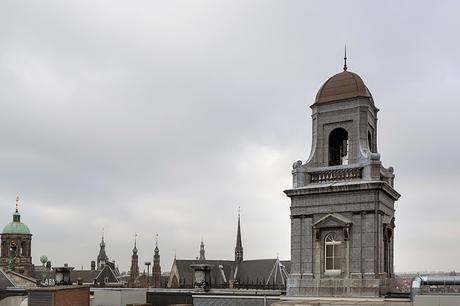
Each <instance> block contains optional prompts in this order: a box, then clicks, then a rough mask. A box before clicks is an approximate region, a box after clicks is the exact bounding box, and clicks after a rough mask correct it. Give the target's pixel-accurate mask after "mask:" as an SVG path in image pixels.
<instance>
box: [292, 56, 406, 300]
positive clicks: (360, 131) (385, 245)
mask: <svg viewBox="0 0 460 306" xmlns="http://www.w3.org/2000/svg"><path fill="white" fill-rule="evenodd" d="M311 109H312V121H313V128H312V132H313V135H312V136H313V137H312V147H311V153H310V157H309V158H308V160H307V161H306V162H305V163H302V162H301V161H297V162H295V163H294V164H293V170H292V175H293V186H292V189H288V190H286V191H285V193H286V195H287V196H288V197H290V198H291V263H292V265H291V274H290V276H289V279H288V285H287V287H288V288H287V294H288V295H290V296H380V295H383V294H385V293H387V292H388V291H389V290H391V288H392V283H393V278H394V274H393V273H394V271H393V230H394V227H395V223H394V212H395V206H394V202H395V201H396V200H398V198H399V197H400V195H399V194H398V193H397V192H396V191H395V189H394V188H393V181H394V174H393V168H391V167H390V168H384V167H383V166H382V163H381V161H380V154H379V153H378V150H377V112H378V111H379V109H378V108H377V107H376V106H375V104H374V99H373V97H372V95H371V93H370V91H369V89H368V88H367V87H366V85H365V84H364V82H363V80H362V79H361V77H359V76H358V75H357V74H355V73H353V72H349V71H347V67H346V62H345V66H344V71H343V72H340V73H338V74H336V75H334V76H332V77H331V78H330V79H328V80H327V81H326V82H325V83H324V85H323V86H322V87H321V88H320V90H319V91H318V94H317V95H316V99H315V102H314V103H313V105H311Z"/></svg>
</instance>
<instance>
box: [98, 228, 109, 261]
mask: <svg viewBox="0 0 460 306" xmlns="http://www.w3.org/2000/svg"><path fill="white" fill-rule="evenodd" d="M99 247H100V249H99V255H97V269H98V270H101V269H102V268H104V266H105V265H106V264H107V263H108V262H109V257H107V254H106V253H105V242H104V232H102V239H101V243H100V244H99Z"/></svg>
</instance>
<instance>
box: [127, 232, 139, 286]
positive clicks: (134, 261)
mask: <svg viewBox="0 0 460 306" xmlns="http://www.w3.org/2000/svg"><path fill="white" fill-rule="evenodd" d="M136 240H137V235H135V236H134V248H133V255H131V269H130V271H131V272H130V274H129V282H130V283H131V284H134V283H135V282H136V281H137V278H138V277H139V256H138V255H137V246H136V244H137V241H136Z"/></svg>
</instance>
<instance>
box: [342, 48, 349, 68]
mask: <svg viewBox="0 0 460 306" xmlns="http://www.w3.org/2000/svg"><path fill="white" fill-rule="evenodd" d="M347 69H348V67H347V44H345V57H344V58H343V71H347Z"/></svg>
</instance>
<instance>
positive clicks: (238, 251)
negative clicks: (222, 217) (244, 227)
mask: <svg viewBox="0 0 460 306" xmlns="http://www.w3.org/2000/svg"><path fill="white" fill-rule="evenodd" d="M240 213H241V211H240V207H239V206H238V229H237V231H236V246H235V261H236V262H238V263H239V262H242V261H243V243H242V242H241V225H240Z"/></svg>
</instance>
